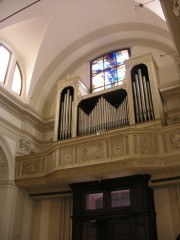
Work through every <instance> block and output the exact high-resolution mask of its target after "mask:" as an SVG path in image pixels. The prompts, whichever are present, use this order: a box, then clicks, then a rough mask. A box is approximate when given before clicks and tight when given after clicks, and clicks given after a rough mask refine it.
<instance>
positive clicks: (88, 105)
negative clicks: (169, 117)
mask: <svg viewBox="0 0 180 240" xmlns="http://www.w3.org/2000/svg"><path fill="white" fill-rule="evenodd" d="M125 66H126V81H125V82H123V83H122V85H119V86H116V87H113V88H111V89H106V90H104V91H101V92H97V93H89V89H88V88H87V86H86V85H85V83H84V82H83V81H81V80H80V79H79V77H67V78H65V79H63V80H61V81H59V82H58V87H57V97H56V112H55V125H54V126H55V127H54V141H62V140H66V139H71V138H75V137H78V136H85V135H89V134H97V133H99V132H101V131H103V132H104V131H109V130H111V129H117V128H120V127H125V126H126V127H127V126H134V125H135V124H138V127H141V126H142V127H143V126H144V125H143V124H144V123H145V124H146V127H148V126H157V125H161V124H162V123H163V119H164V116H163V107H162V102H161V97H160V94H159V91H158V83H159V81H158V73H157V66H156V63H155V61H154V59H153V57H152V55H151V54H146V55H143V56H140V57H135V58H131V59H129V60H127V61H126V62H125ZM142 123H143V124H142Z"/></svg>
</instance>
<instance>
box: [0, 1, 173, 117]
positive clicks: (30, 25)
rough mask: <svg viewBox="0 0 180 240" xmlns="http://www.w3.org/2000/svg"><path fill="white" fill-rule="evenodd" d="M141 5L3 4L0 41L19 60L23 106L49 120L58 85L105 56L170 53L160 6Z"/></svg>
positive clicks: (118, 2)
mask: <svg viewBox="0 0 180 240" xmlns="http://www.w3.org/2000/svg"><path fill="white" fill-rule="evenodd" d="M138 2H140V1H133V0H91V1H90V0H76V1H75V0H40V1H34V0H17V1H12V0H6V1H2V0H1V1H0V16H1V19H0V20H1V22H0V40H1V41H4V42H5V43H7V44H8V45H9V46H11V47H12V48H13V49H14V50H15V52H16V53H17V55H18V57H19V59H20V60H21V63H22V66H23V71H24V76H25V79H26V98H25V99H23V100H24V101H25V102H27V103H29V104H30V105H31V106H32V107H34V108H35V109H36V110H38V111H39V112H41V113H44V114H45V113H46V112H47V106H48V104H49V108H48V109H50V108H51V105H52V101H53V97H54V95H55V93H56V92H55V86H56V82H57V81H58V80H60V79H62V78H63V77H65V76H66V75H67V74H71V73H73V72H74V71H75V70H76V69H77V68H78V67H79V66H80V65H81V64H82V63H85V62H88V61H89V60H91V59H93V57H95V56H96V55H97V54H101V53H103V52H104V51H107V50H111V49H114V48H121V47H127V46H128V47H131V46H135V45H137V46H139V45H140V46H141V47H142V48H143V47H148V48H149V49H156V50H158V51H161V52H167V51H171V50H172V49H173V44H172V41H171V38H170V35H169V32H168V28H167V24H166V22H165V20H164V15H163V12H162V9H161V6H160V3H159V0H155V1H152V2H150V3H149V4H146V5H144V7H143V8H137V9H135V6H136V5H137V4H138ZM141 2H142V3H146V2H147V1H145V0H142V1H141ZM20 10H22V11H20ZM137 54H138V53H137ZM160 64H161V62H160Z"/></svg>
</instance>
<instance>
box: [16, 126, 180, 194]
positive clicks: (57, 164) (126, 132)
mask: <svg viewBox="0 0 180 240" xmlns="http://www.w3.org/2000/svg"><path fill="white" fill-rule="evenodd" d="M179 127H180V125H176V126H168V127H163V128H159V127H158V128H155V127H152V128H143V129H142V128H131V127H125V128H122V129H118V130H112V131H109V132H104V133H101V134H100V135H95V134H94V135H90V136H84V137H78V138H74V139H70V140H66V141H60V142H56V143H54V144H53V145H52V147H51V148H50V149H48V150H47V151H44V152H42V153H39V154H32V155H28V156H22V157H17V159H16V183H17V185H18V186H21V187H24V188H26V189H31V190H32V189H36V188H38V187H41V188H42V187H46V188H48V187H50V186H51V188H53V187H54V188H55V187H59V188H60V187H62V188H63V189H64V187H67V186H68V184H70V183H74V182H81V181H82V179H83V181H89V180H98V179H99V180H100V179H103V178H112V177H117V176H124V175H131V174H144V173H148V174H150V175H152V176H154V180H155V181H154V182H153V179H152V180H151V181H152V184H153V185H156V184H158V180H157V179H159V178H162V176H163V177H164V176H166V178H170V177H172V175H171V172H173V174H175V175H173V177H177V176H179V175H178V173H179V171H180V161H179V159H180V141H179V139H180V132H179V129H180V128H179ZM176 173H177V175H176ZM175 180H179V179H178V178H176V179H175ZM162 184H163V182H162Z"/></svg>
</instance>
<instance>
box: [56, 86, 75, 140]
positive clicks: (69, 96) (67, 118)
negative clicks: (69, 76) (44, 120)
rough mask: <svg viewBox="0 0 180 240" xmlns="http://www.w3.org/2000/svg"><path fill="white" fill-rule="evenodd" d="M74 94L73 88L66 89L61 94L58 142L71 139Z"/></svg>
mask: <svg viewBox="0 0 180 240" xmlns="http://www.w3.org/2000/svg"><path fill="white" fill-rule="evenodd" d="M73 93H74V89H73V88H72V87H67V88H65V89H64V90H63V91H62V93H61V98H60V99H61V101H60V111H59V131H58V140H64V139H68V138H71V131H72V112H73Z"/></svg>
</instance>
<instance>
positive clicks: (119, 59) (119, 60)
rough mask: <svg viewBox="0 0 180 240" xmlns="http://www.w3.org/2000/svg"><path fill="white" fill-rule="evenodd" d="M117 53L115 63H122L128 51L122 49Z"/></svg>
mask: <svg viewBox="0 0 180 240" xmlns="http://www.w3.org/2000/svg"><path fill="white" fill-rule="evenodd" d="M116 54H117V55H116V56H117V63H118V64H119V63H121V64H122V63H124V61H125V60H127V59H129V53H128V51H127V50H123V51H118V52H117V53H116Z"/></svg>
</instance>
